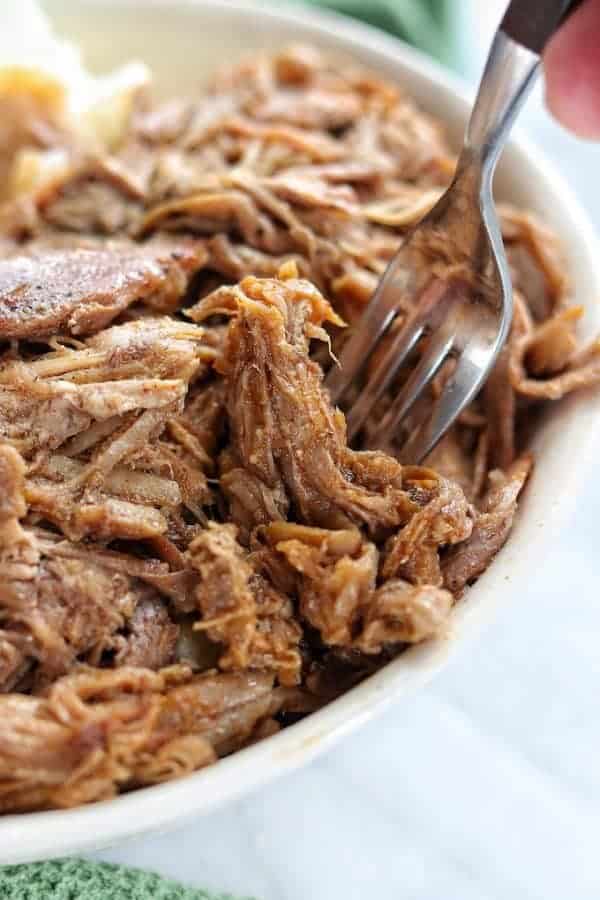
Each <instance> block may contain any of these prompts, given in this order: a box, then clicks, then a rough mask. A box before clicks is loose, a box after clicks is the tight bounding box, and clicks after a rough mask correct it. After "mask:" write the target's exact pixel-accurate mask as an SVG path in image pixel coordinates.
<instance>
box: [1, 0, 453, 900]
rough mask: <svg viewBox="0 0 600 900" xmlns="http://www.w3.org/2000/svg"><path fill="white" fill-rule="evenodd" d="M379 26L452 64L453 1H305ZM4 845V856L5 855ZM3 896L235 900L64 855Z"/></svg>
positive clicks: (23, 899) (19, 899)
mask: <svg viewBox="0 0 600 900" xmlns="http://www.w3.org/2000/svg"><path fill="white" fill-rule="evenodd" d="M305 2H306V3H307V4H312V5H313V6H324V7H327V8H329V9H333V10H336V11H337V12H340V13H344V14H346V15H349V16H353V17H354V18H357V19H360V20H361V21H363V22H367V23H368V24H369V25H375V26H377V27H378V28H381V29H383V30H384V31H388V32H389V33H391V34H394V35H396V36H397V37H400V38H402V40H405V41H407V42H408V43H410V44H413V45H414V46H415V47H418V48H419V49H420V50H424V51H425V52H426V53H429V54H430V55H431V56H435V57H436V58H437V59H439V60H440V61H441V62H445V63H447V64H450V65H451V64H452V62H453V41H452V34H451V29H450V27H449V24H450V19H449V5H450V2H451V0H305ZM1 852H2V851H1V849H0V855H1ZM0 900H234V898H232V897H231V896H230V895H226V894H218V895H217V894H211V893H208V892H206V891H202V890H197V889H195V888H189V887H184V886H183V885H180V884H177V883H176V882H174V881H169V880H167V879H164V878H160V877H159V876H158V875H154V874H152V873H149V872H141V871H139V870H138V869H128V868H125V867H124V866H114V865H109V864H108V863H94V862H89V861H87V860H76V859H64V860H58V861H53V862H42V863H33V864H31V865H21V866H4V867H0Z"/></svg>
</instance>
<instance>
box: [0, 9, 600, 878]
mask: <svg viewBox="0 0 600 900" xmlns="http://www.w3.org/2000/svg"><path fill="white" fill-rule="evenodd" d="M44 6H45V7H46V9H47V10H48V11H49V13H50V14H51V16H52V18H53V20H54V21H55V23H56V26H57V29H58V30H59V31H60V32H61V33H63V34H64V35H65V36H67V37H69V38H71V39H73V40H74V41H76V42H77V43H78V44H79V45H80V46H81V47H82V48H83V51H84V56H85V59H86V62H87V63H88V64H89V65H90V66H91V67H92V68H93V69H95V70H97V71H104V70H108V69H110V68H112V67H113V66H115V65H116V64H119V63H122V62H125V61H126V60H130V59H132V58H139V59H142V60H144V61H145V62H147V63H148V64H149V65H150V67H151V68H152V70H153V72H154V73H155V76H156V79H157V82H158V84H159V86H160V88H161V92H162V93H163V94H176V93H179V94H189V93H191V92H193V90H194V88H195V86H199V85H201V84H202V82H203V81H204V80H205V78H206V76H207V75H208V73H210V72H211V71H213V70H214V69H215V68H216V67H217V66H219V65H222V64H223V63H228V62H230V61H234V60H235V59H237V58H239V57H240V56H241V55H242V54H244V53H248V52H251V51H253V50H257V49H263V48H267V49H269V48H276V47H279V46H281V45H282V43H286V42H290V41H311V42H314V43H316V44H318V45H320V46H323V47H327V48H330V49H333V50H336V51H344V52H347V53H351V54H352V55H353V56H354V57H355V58H356V59H358V60H361V61H362V62H363V63H365V64H366V65H369V66H371V67H373V68H374V69H376V70H377V71H379V72H380V73H381V74H383V75H385V76H387V77H388V78H390V79H391V80H393V81H396V82H397V83H399V84H401V85H402V86H404V87H405V89H406V90H407V91H408V92H409V93H411V94H412V95H414V96H415V97H416V99H417V100H418V101H419V102H420V103H421V104H422V106H423V107H424V108H425V109H427V110H428V111H430V112H431V113H433V114H434V115H436V116H439V118H440V119H442V120H443V121H445V122H446V123H447V125H448V129H449V133H450V136H451V138H452V140H453V141H455V143H457V144H458V142H459V141H460V137H461V135H462V130H463V127H464V123H465V120H466V115H467V111H468V101H467V100H466V99H465V95H464V92H463V90H462V88H461V86H460V84H459V83H457V82H456V81H455V80H454V79H453V78H452V77H451V76H450V75H448V74H447V73H445V72H443V71H442V70H441V69H439V68H438V67H437V66H435V65H434V64H432V63H429V62H428V61H427V60H425V59H423V57H421V56H420V55H419V54H417V53H415V52H414V51H412V50H410V49H409V48H406V47H404V46H403V45H401V44H399V43H398V42H397V41H394V40H393V39H391V38H387V37H385V36H383V35H381V34H380V33H379V32H375V31H373V30H372V29H368V28H365V27H364V26H359V25H355V24H351V23H347V22H345V21H343V20H340V19H337V18H336V17H333V16H326V15H317V14H314V13H312V12H311V13H309V12H307V11H302V12H301V13H299V12H298V11H294V10H293V8H292V10H289V9H287V7H286V11H285V12H283V11H281V10H275V11H274V10H273V7H271V8H257V7H256V6H252V5H251V4H245V3H237V2H236V3H230V2H223V0H204V2H200V0H199V2H194V0H187V2H186V0H146V2H144V4H143V5H142V4H140V3H139V2H138V0H86V2H79V3H73V2H72V0H44ZM497 195H498V196H499V197H501V198H502V199H505V200H510V201H512V202H514V203H517V204H519V205H522V206H524V207H528V208H530V209H532V210H534V211H535V212H537V213H538V214H539V215H540V216H541V217H542V218H543V220H544V221H545V222H547V223H548V224H549V225H550V226H551V227H554V228H555V229H556V230H557V231H558V232H559V233H560V234H561V235H562V237H563V240H564V245H565V249H566V251H567V257H568V259H569V262H570V266H571V271H572V275H573V283H574V293H575V295H576V297H577V300H578V302H580V303H583V304H585V305H586V308H587V315H586V321H585V332H586V333H595V332H596V331H598V330H600V310H599V308H598V306H597V305H596V304H595V300H596V297H597V296H600V268H599V265H598V264H597V263H596V258H597V257H598V254H597V247H596V243H595V237H594V235H593V232H592V230H591V228H590V225H589V223H588V222H587V220H586V218H585V216H584V215H583V213H582V212H581V211H580V209H579V207H578V205H577V203H576V201H575V200H574V198H573V197H572V196H571V194H570V191H569V190H568V188H567V187H566V186H565V184H564V183H563V182H562V180H561V178H560V177H559V176H558V175H557V174H556V173H555V171H554V170H553V169H552V168H551V167H549V166H548V165H547V164H546V163H545V162H543V160H541V159H540V157H539V154H538V153H537V151H536V150H534V149H532V148H530V147H528V146H527V145H526V144H524V143H523V142H518V143H515V144H513V145H511V147H510V148H509V149H508V150H507V152H506V153H505V156H504V159H503V161H502V165H501V167H500V170H499V174H498V179H497ZM599 414H600V396H599V395H598V394H596V396H590V395H589V394H588V395H585V396H584V395H580V396H578V397H574V398H570V399H569V400H568V401H566V402H563V403H561V404H559V405H558V406H557V407H555V408H554V409H553V411H552V414H551V415H550V416H547V417H546V421H545V423H544V425H543V427H542V428H541V429H540V431H539V433H538V435H537V437H536V441H535V445H536V449H537V450H538V451H539V460H538V463H537V467H536V471H535V474H534V476H533V478H532V480H531V483H530V485H529V487H528V489H527V492H526V496H525V497H524V499H523V503H522V510H521V514H520V515H519V517H518V520H517V522H516V525H515V529H514V531H513V534H512V536H511V539H510V540H509V542H508V544H507V546H506V547H505V548H504V550H503V551H502V552H501V554H500V555H499V556H498V558H497V560H496V561H495V562H494V565H493V566H492V567H491V568H490V570H489V571H488V572H487V573H486V574H485V575H484V576H483V577H482V578H481V579H480V581H479V582H478V583H477V585H475V587H474V588H473V589H472V590H471V591H470V592H469V594H468V597H467V598H466V600H465V601H464V602H463V603H461V604H459V606H458V607H457V609H456V612H455V618H454V624H453V634H452V635H451V637H450V638H449V639H448V640H446V641H442V642H438V643H435V644H430V645H423V646H420V647H416V648H414V649H413V650H411V651H409V652H408V653H406V654H404V655H403V656H402V657H400V658H399V659H398V660H396V661H395V662H393V663H391V664H390V665H389V666H387V667H386V668H385V669H383V670H381V671H380V672H379V673H378V674H377V675H375V676H374V677H373V678H371V679H369V680H368V681H367V682H365V683H364V684H362V685H360V686H359V687H358V688H355V689H354V690H353V691H351V692H350V693H349V694H347V695H346V696H345V697H342V698H341V699H340V700H337V701H336V702H334V703H332V704H330V705H329V706H328V707H326V708H325V709H324V710H322V711H320V712H318V713H316V714H314V715H313V716H310V717H309V718H308V719H305V720H304V721H302V722H301V723H299V724H297V725H295V726H293V727H292V728H290V729H287V730H285V731H283V732H282V733H281V734H279V735H277V736H275V737H274V738H271V739H269V740H268V741H265V742H263V743H262V744H258V745H256V746H254V747H251V748H249V749H247V750H244V751H242V752H240V753H238V754H236V755H234V756H233V757H230V758H229V759H226V760H223V761H221V762H220V763H219V764H218V765H216V766H213V767H212V768H209V769H206V770H203V771H201V772H198V773H197V774H195V775H192V776H190V777H189V778H187V779H184V780H182V781H179V782H173V783H169V784H165V785H161V786H158V787H153V788H147V789H144V790H142V791H138V792H136V793H135V794H133V795H125V796H121V797H118V798H117V799H115V800H113V801H110V802H107V803H101V804H95V805H92V806H89V807H84V808H81V809H77V810H72V811H66V812H48V813H35V814H30V815H23V816H8V817H5V818H3V819H1V820H0V846H1V847H2V850H1V851H0V862H1V863H7V862H19V861H26V860H31V859H39V858H48V857H51V856H58V855H64V854H65V853H71V852H74V851H81V850H83V849H88V850H89V849H92V848H98V847H102V846H105V845H107V844H110V843H114V842H117V841H119V840H121V839H122V838H124V837H126V836H128V835H132V834H139V833H140V832H144V831H149V830H153V829H159V828H166V827H168V826H169V825H171V824H173V823H174V822H175V821H180V820H182V819H185V818H186V817H188V818H189V817H191V816H193V815H196V814H198V813H199V812H201V811H206V810H208V809H210V808H211V807H214V806H216V805H218V804H219V803H222V802H224V801H225V800H226V799H227V798H229V797H232V796H234V795H236V794H239V793H241V792H243V791H244V790H248V789H250V788H252V787H256V786H257V785H259V784H260V783H262V782H264V781H266V780H267V779H269V778H271V777H273V775H275V774H280V773H282V772H284V771H286V770H288V769H291V768H293V767H295V766H297V765H300V764H301V763H303V762H306V761H307V760H308V759H310V758H311V757H312V756H314V755H315V754H316V753H317V752H319V751H320V749H322V748H324V747H325V746H327V745H328V744H329V743H331V742H332V741H333V740H335V739H337V738H338V737H339V736H340V735H341V734H343V733H345V732H346V731H349V730H350V729H352V728H354V727H356V725H357V724H358V723H360V722H361V721H363V720H365V719H367V718H369V717H370V716H371V715H373V713H374V711H375V709H380V708H382V707H383V706H384V705H385V704H386V703H388V702H390V701H391V700H392V699H397V698H399V696H400V695H402V694H403V693H407V692H409V691H412V690H414V689H415V687H416V686H418V685H420V684H421V683H423V682H424V681H426V680H427V679H428V678H430V677H431V675H432V674H433V673H434V672H435V671H436V670H437V669H439V668H440V667H441V666H442V665H443V664H444V663H445V662H446V661H447V659H448V656H449V653H450V652H451V651H453V650H455V649H456V648H457V647H458V646H459V645H461V644H464V642H465V640H466V639H467V638H468V637H469V636H471V635H473V634H474V633H476V630H477V626H478V625H479V623H480V622H481V621H482V620H483V619H485V618H486V617H488V616H489V615H490V612H491V611H492V610H493V608H494V606H495V604H496V603H500V602H509V601H510V599H511V594H512V593H513V591H514V590H515V589H516V587H517V586H520V589H521V591H522V590H523V586H524V585H525V586H526V583H527V578H528V577H529V574H530V572H531V571H532V569H534V568H535V565H536V563H539V564H542V562H543V554H544V552H547V549H548V547H549V546H550V545H551V543H552V541H553V538H554V537H555V535H556V533H557V531H558V529H559V528H560V525H561V522H564V520H565V516H566V515H567V512H568V509H569V504H570V502H572V500H573V499H574V498H575V497H576V495H577V493H578V490H579V489H580V488H582V486H583V484H584V481H585V478H586V477H587V474H588V473H589V468H590V465H591V462H592V460H591V450H592V431H593V429H592V427H591V426H592V423H593V421H594V419H596V420H600V417H599ZM566 459H569V460H570V463H571V464H570V466H569V467H568V471H567V472H566V471H565V466H564V461H565V460H566ZM549 484H550V485H560V492H558V491H557V492H556V493H555V494H553V495H552V496H551V495H550V494H549V492H548V489H547V485H549Z"/></svg>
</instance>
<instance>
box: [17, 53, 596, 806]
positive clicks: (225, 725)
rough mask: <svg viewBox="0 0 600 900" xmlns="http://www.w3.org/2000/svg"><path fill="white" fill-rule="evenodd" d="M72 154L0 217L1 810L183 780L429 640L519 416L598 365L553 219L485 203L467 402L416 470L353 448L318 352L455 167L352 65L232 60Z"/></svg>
mask: <svg viewBox="0 0 600 900" xmlns="http://www.w3.org/2000/svg"><path fill="white" fill-rule="evenodd" d="M42 112H43V111H40V112H37V111H36V108H35V107H32V108H31V109H28V111H27V118H26V119H24V121H23V123H22V125H21V126H19V128H18V129H17V131H18V133H19V146H21V145H22V144H23V141H25V143H26V144H27V140H28V138H27V135H28V134H35V133H36V129H35V128H34V127H33V126H34V125H35V122H33V123H32V120H31V117H32V116H33V117H34V118H35V116H36V115H38V116H42ZM46 118H48V116H47V117H46ZM50 118H51V117H50ZM17 124H18V123H17ZM22 135H25V137H22ZM32 140H33V139H32ZM61 140H65V138H64V136H62V135H61V131H60V129H58V130H55V131H53V132H52V133H51V134H50V133H48V135H47V141H46V143H47V144H48V146H50V147H54V148H56V147H57V146H58V147H60V146H61ZM69 140H72V136H71V137H70V138H69ZM46 143H44V144H43V146H45V145H46ZM33 144H34V145H35V147H36V149H37V150H38V151H40V142H39V140H37V141H34V142H33ZM64 150H65V152H66V155H67V157H68V159H70V160H71V162H70V164H69V165H68V166H67V168H66V169H64V170H63V171H61V173H60V175H59V176H56V175H55V176H54V177H53V178H52V179H51V180H50V181H48V180H47V181H46V182H45V183H42V184H40V183H37V184H36V185H35V186H33V187H32V189H31V190H30V191H29V193H27V192H25V193H23V192H22V193H21V194H20V196H19V197H18V198H14V199H8V200H7V201H6V203H5V204H4V205H3V207H2V209H1V215H0V245H1V259H0V354H1V355H0V568H1V571H2V580H1V583H0V811H4V812H13V811H25V810H36V809H48V808H53V807H65V806H74V805H77V804H80V803H86V802H92V801H96V800H100V799H105V798H107V797H111V796H113V795H114V794H116V793H118V792H119V791H125V790H130V789H132V788H136V787H140V786H143V785H148V784H155V783H157V782H160V781H164V780H166V779H169V778H175V777H178V776H181V775H184V774H186V773H189V772H191V771H194V770H196V769H198V768H200V767H202V766H205V765H208V764H210V763H212V762H214V761H215V760H216V759H217V758H218V757H220V756H223V755H226V754H228V753H231V752H233V751H235V750H237V749H238V748H240V747H242V746H245V745H246V744H248V743H251V742H252V741H255V740H258V739H261V738H263V737H266V736H268V735H269V734H273V733H274V732H275V731H277V730H278V728H280V727H281V726H282V725H285V724H287V722H289V721H290V717H298V716H299V715H304V714H306V713H308V712H310V711H311V710H313V709H315V708H317V707H318V706H319V705H320V704H321V703H323V702H326V701H327V700H328V699H330V698H331V697H333V696H336V695H337V694H339V693H341V692H342V691H344V690H346V689H348V688H349V687H350V686H351V685H352V684H355V683H356V682H357V681H360V680H361V679H362V678H364V677H366V676H367V675H368V674H370V673H371V672H373V671H375V670H376V669H377V668H378V667H380V666H381V665H383V664H384V663H385V662H386V661H388V660H389V659H390V658H392V657H393V656H394V655H396V654H398V653H400V652H402V651H404V650H405V649H406V648H407V647H408V646H409V645H411V644H416V643H418V642H421V641H424V640H429V639H432V638H435V637H437V636H440V635H443V634H445V633H446V632H447V630H448V626H449V621H450V618H451V612H452V607H453V604H454V603H455V601H456V599H457V598H458V597H459V596H460V594H461V593H462V592H463V591H464V589H465V588H466V587H467V586H468V585H469V584H471V583H472V582H473V581H474V580H475V579H477V578H478V577H479V575H481V574H482V573H483V572H484V571H485V570H486V568H487V567H488V566H489V565H490V563H491V561H492V560H493V558H494V556H495V555H496V553H497V552H498V551H499V550H500V549H501V547H502V545H503V543H504V542H505V540H506V539H507V537H508V535H509V533H510V530H511V527H512V524H513V520H514V517H515V514H516V510H517V503H518V499H519V496H520V494H521V491H522V490H523V487H524V484H525V482H526V479H527V477H528V475H529V472H530V469H531V465H532V461H531V458H530V456H529V455H527V454H526V453H525V452H524V447H525V443H526V432H525V426H526V424H527V421H528V420H530V419H531V413H532V406H533V405H534V404H539V403H541V402H542V401H544V400H548V399H556V398H558V397H561V396H562V395H563V394H565V393H568V392H570V391H572V390H574V389H576V388H579V387H581V386H585V385H590V384H595V383H596V382H598V381H600V350H599V346H598V343H597V342H594V343H592V344H590V345H589V346H587V347H584V348H583V349H581V348H579V345H578V341H577V337H576V324H577V320H578V318H579V316H580V313H581V311H580V310H579V308H577V307H571V306H569V304H568V302H567V299H568V281H567V278H566V277H565V267H564V264H563V262H562V258H561V255H560V251H559V248H558V247H557V244H556V241H555V239H554V237H553V236H552V235H549V234H548V233H547V231H546V229H544V228H543V227H541V226H540V225H539V224H538V223H537V222H536V221H535V219H534V218H532V217H531V216H529V215H528V214H526V213H523V212H521V211H518V210H515V209H512V208H509V207H506V208H503V209H502V210H501V219H502V227H503V233H504V238H505V242H506V245H507V251H508V256H509V261H510V265H511V268H512V273H513V280H514V284H515V307H516V310H515V320H514V324H513V328H512V332H511V335H510V337H509V340H508V342H507V345H506V347H505V349H504V351H503V353H502V355H501V357H500V360H499V362H498V365H497V367H496V369H495V371H494V373H493V374H492V376H491V378H490V379H489V381H488V383H487V385H486V387H485V389H484V391H482V393H481V395H480V396H479V397H477V398H476V400H475V401H474V402H473V403H472V404H471V406H470V407H469V408H468V409H467V410H466V411H465V412H464V413H463V415H462V416H461V418H460V420H459V422H458V423H457V425H456V426H455V427H454V428H453V429H452V431H451V432H450V433H449V434H448V435H446V437H445V438H444V440H443V441H442V442H441V443H440V445H439V446H438V447H437V448H436V450H435V451H434V452H433V453H432V454H431V456H430V458H429V460H427V461H426V465H425V466H421V467H416V466H402V465H400V463H399V462H398V461H397V460H396V459H395V458H394V456H393V453H390V454H385V453H383V452H377V451H370V452H365V451H361V450H359V449H354V448H351V447H349V446H348V443H347V440H346V431H345V420H344V416H343V415H342V413H341V412H340V411H339V410H336V409H334V408H332V406H331V404H330V402H329V398H328V396H327V394H326V392H325V391H324V389H323V375H324V370H325V369H326V368H327V367H328V366H329V365H331V364H335V363H333V362H332V357H333V356H334V355H335V352H336V350H337V348H339V346H341V345H342V343H343V341H344V340H345V339H346V335H347V334H348V330H349V329H350V330H351V329H352V328H353V327H355V323H356V321H357V319H358V317H359V315H360V313H361V312H362V310H363V308H364V306H365V305H366V304H367V303H368V301H369V299H370V297H371V295H372V292H373V290H374V288H375V286H376V284H377V280H378V277H379V276H380V275H381V273H382V272H383V270H384V269H385V266H386V264H387V262H388V261H389V259H390V257H391V255H392V254H393V253H394V252H395V250H396V248H397V246H398V243H399V240H400V239H401V237H402V235H403V234H404V233H405V231H406V230H407V229H408V228H410V227H411V225H413V224H414V223H415V222H416V221H417V220H418V219H419V218H420V217H421V216H422V215H423V214H424V213H425V212H426V211H427V210H428V209H429V208H430V207H431V206H432V205H433V204H434V203H435V201H436V199H437V198H438V196H439V195H440V192H441V191H442V190H443V188H444V186H445V185H446V184H447V183H448V180H449V179H450V177H451V175H452V171H453V167H454V160H453V157H452V155H451V153H450V151H449V149H448V146H447V143H446V140H445V137H444V134H443V131H442V129H441V128H440V127H439V125H438V123H437V122H435V121H433V120H431V119H430V118H429V117H428V116H426V115H425V114H424V113H422V112H421V111H420V110H418V109H417V108H416V106H415V105H414V103H413V102H412V101H411V100H410V98H408V97H406V96H405V95H404V94H403V92H402V91H401V90H400V89H398V88H397V87H394V86H392V85H389V84H386V83H385V82H382V81H381V80H380V79H378V78H377V77H375V76H374V75H372V74H371V73H368V72H364V71H363V70H361V69H359V68H357V67H354V66H353V65H352V64H351V63H348V62H347V61H346V62H338V61H336V60H330V59H328V58H326V57H323V56H321V54H320V53H318V52H317V51H316V50H313V49H311V48H306V47H291V48H287V49H283V50H281V51H279V52H277V53H275V54H273V55H271V56H263V57H259V58H256V59H252V60H248V61H244V62H242V63H241V64H240V65H238V66H235V67H234V68H230V69H228V70H226V71H224V72H222V73H220V74H218V75H217V76H216V78H215V79H214V81H213V83H212V85H211V86H210V87H209V89H208V90H207V92H206V93H205V94H204V95H202V96H200V97H195V98H192V99H190V100H182V99H177V100H173V101H169V102H167V103H164V104H159V103H155V102H154V101H152V99H151V98H149V97H148V96H143V97H142V96H140V97H138V100H137V103H136V105H135V109H134V111H133V114H132V117H131V120H130V123H129V127H128V129H127V132H126V134H125V136H124V138H123V140H122V141H121V143H120V145H119V146H118V147H117V148H116V149H115V150H114V152H113V153H112V154H110V155H109V154H106V155H104V156H99V157H94V158H91V157H90V155H89V148H85V149H84V148H74V147H72V146H68V147H65V148H64ZM40 152H41V151H40ZM9 155H10V148H9V149H7V158H6V159H4V157H3V166H6V168H7V171H9V169H10V159H9V158H8V157H9ZM21 188H23V185H22V184H21ZM7 192H9V188H7V191H6V192H5V191H3V195H4V194H5V193H7ZM346 325H347V326H348V327H345V326H346ZM404 374H408V373H404ZM445 377H447V376H446V374H445V372H442V373H440V376H439V377H438V379H437V380H436V383H435V384H434V385H433V387H432V391H433V393H434V394H435V392H436V391H439V390H440V389H441V387H442V385H443V379H444V378H445ZM388 402H389V398H384V400H383V402H382V404H381V405H380V406H378V408H377V409H376V410H374V411H373V416H374V418H377V417H378V416H380V415H382V414H383V413H384V412H385V408H386V403H388Z"/></svg>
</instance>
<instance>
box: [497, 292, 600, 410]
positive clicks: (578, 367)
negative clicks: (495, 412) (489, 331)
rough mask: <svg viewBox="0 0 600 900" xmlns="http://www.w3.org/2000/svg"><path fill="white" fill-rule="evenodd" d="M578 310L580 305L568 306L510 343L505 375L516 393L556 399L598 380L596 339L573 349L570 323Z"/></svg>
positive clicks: (598, 345) (599, 350)
mask: <svg viewBox="0 0 600 900" xmlns="http://www.w3.org/2000/svg"><path fill="white" fill-rule="evenodd" d="M581 312H582V310H581V308H580V307H569V308H568V309H566V310H563V311H561V312H559V313H557V314H556V316H553V317H552V318H551V319H547V320H546V321H545V322H543V323H542V324H541V325H539V326H537V327H536V328H531V329H530V330H528V331H527V332H526V333H525V334H524V335H523V336H522V337H520V338H519V339H518V340H516V341H515V342H514V343H513V346H512V349H511V355H510V359H509V363H508V376H509V378H510V382H511V384H512V387H513V388H514V390H515V391H517V393H519V394H522V395H524V396H526V397H533V398H535V399H538V400H560V398H561V397H564V396H565V394H570V393H571V392H572V391H576V390H579V389H581V388H585V387H593V386H594V385H596V384H598V383H599V382H600V343H599V341H598V339H597V338H596V339H595V340H594V341H592V343H591V344H590V345H589V346H587V347H584V348H583V349H582V350H580V351H578V352H576V350H575V348H576V346H577V342H576V339H575V337H574V327H575V323H576V321H577V320H578V319H579V318H580V316H581Z"/></svg>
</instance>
